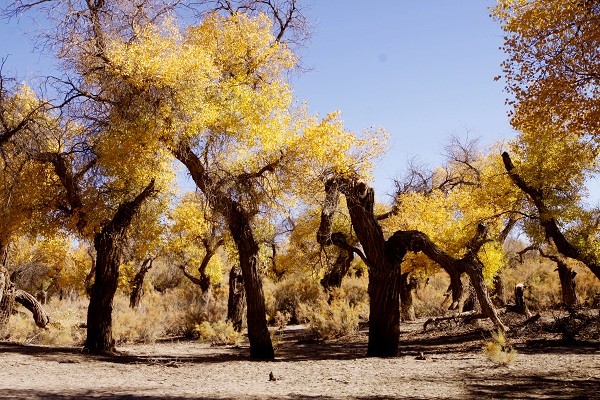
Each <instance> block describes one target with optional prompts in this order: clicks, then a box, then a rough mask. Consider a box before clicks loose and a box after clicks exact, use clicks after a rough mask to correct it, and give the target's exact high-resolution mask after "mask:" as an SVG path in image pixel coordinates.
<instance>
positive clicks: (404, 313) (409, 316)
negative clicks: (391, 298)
mask: <svg viewBox="0 0 600 400" xmlns="http://www.w3.org/2000/svg"><path fill="white" fill-rule="evenodd" d="M416 287H417V285H416V281H415V280H414V279H412V278H410V272H404V273H402V274H400V318H402V321H414V320H415V319H416V316H415V306H414V304H413V291H414V290H415V289H416Z"/></svg>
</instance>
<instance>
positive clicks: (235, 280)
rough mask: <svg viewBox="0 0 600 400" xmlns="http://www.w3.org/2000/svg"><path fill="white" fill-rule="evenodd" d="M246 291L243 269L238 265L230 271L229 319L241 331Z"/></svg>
mask: <svg viewBox="0 0 600 400" xmlns="http://www.w3.org/2000/svg"><path fill="white" fill-rule="evenodd" d="M245 301H246V291H245V290H244V278H243V277H242V269H241V268H240V267H238V266H235V267H233V268H231V271H229V298H228V300H227V321H229V322H231V324H232V325H233V328H234V329H235V330H236V331H238V332H241V331H242V322H243V316H244V302H245Z"/></svg>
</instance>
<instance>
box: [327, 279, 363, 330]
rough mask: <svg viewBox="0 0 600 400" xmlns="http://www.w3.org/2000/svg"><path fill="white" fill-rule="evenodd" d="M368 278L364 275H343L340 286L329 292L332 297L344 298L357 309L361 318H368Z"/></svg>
mask: <svg viewBox="0 0 600 400" xmlns="http://www.w3.org/2000/svg"><path fill="white" fill-rule="evenodd" d="M368 287H369V279H368V277H367V276H366V275H363V276H361V277H359V278H357V277H345V278H344V280H343V281H342V286H341V287H340V288H339V289H337V290H334V291H333V292H332V293H331V297H332V298H339V299H345V300H347V301H348V304H349V305H350V306H351V307H353V308H355V309H356V311H358V314H359V317H360V319H361V320H364V321H368V320H369V292H368Z"/></svg>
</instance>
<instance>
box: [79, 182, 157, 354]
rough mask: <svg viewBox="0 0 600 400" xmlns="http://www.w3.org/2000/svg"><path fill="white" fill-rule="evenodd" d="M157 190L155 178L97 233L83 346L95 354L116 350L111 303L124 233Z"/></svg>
mask: <svg viewBox="0 0 600 400" xmlns="http://www.w3.org/2000/svg"><path fill="white" fill-rule="evenodd" d="M153 192H154V180H152V181H151V182H150V184H149V185H148V186H146V188H145V189H144V190H143V191H142V192H141V193H140V194H138V195H137V196H136V198H135V199H134V200H132V201H129V202H125V203H122V204H121V205H119V208H118V209H117V212H116V213H115V215H114V217H113V219H112V220H111V221H110V223H109V224H108V225H106V226H105V227H104V228H103V229H102V231H101V232H100V233H98V234H97V235H96V236H95V237H94V248H95V249H96V274H95V279H94V284H93V285H92V291H91V295H90V304H89V307H88V314H87V339H86V341H85V345H84V350H85V351H88V352H90V353H94V354H103V353H107V354H110V353H114V352H115V340H114V339H113V337H112V306H113V299H114V296H115V292H116V291H117V284H118V280H119V266H120V264H121V258H122V255H123V248H124V246H125V233H126V230H127V228H128V227H129V225H130V224H131V221H132V219H133V217H134V215H135V214H136V213H137V212H138V210H139V208H140V207H141V205H142V203H143V202H144V201H145V200H146V199H147V198H148V197H149V196H150V195H151V194H152V193H153Z"/></svg>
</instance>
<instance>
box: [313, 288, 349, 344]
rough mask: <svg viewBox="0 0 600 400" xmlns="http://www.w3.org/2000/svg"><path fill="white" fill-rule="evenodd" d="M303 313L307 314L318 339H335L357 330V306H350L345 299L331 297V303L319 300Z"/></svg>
mask: <svg viewBox="0 0 600 400" xmlns="http://www.w3.org/2000/svg"><path fill="white" fill-rule="evenodd" d="M304 313H306V314H308V315H309V325H310V327H311V329H312V331H313V332H314V333H315V334H316V335H317V337H318V338H320V339H324V340H329V339H337V338H340V337H343V336H348V335H351V334H353V333H355V332H356V331H357V330H358V322H359V314H360V312H359V308H358V307H353V306H351V305H350V303H349V302H348V300H347V299H339V298H338V299H333V300H332V301H331V304H327V302H321V304H320V305H319V306H317V307H315V308H313V309H311V310H304Z"/></svg>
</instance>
